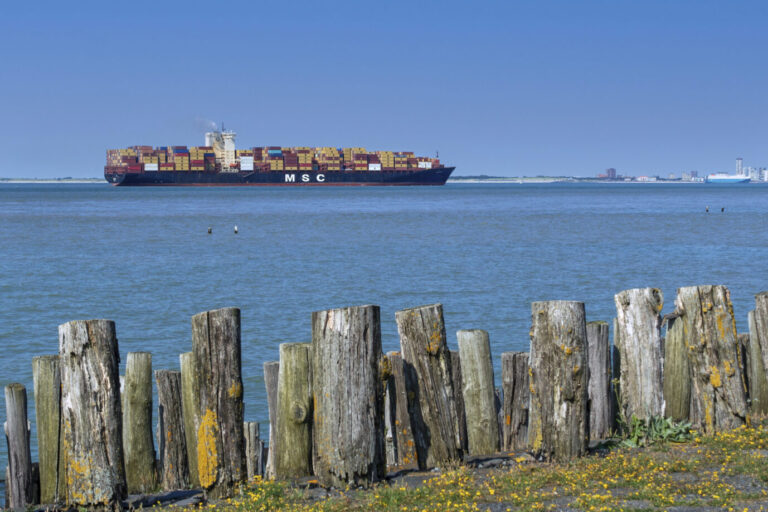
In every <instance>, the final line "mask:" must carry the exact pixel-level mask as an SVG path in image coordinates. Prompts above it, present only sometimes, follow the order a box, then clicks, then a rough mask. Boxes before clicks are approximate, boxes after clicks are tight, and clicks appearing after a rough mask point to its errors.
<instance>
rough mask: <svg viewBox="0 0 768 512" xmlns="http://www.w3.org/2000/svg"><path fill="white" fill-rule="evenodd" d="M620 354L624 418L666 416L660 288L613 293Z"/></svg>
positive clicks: (621, 406)
mask: <svg viewBox="0 0 768 512" xmlns="http://www.w3.org/2000/svg"><path fill="white" fill-rule="evenodd" d="M614 301H615V303H616V318H617V325H618V331H617V332H618V334H617V337H616V339H617V340H618V344H617V346H618V349H619V353H620V354H621V368H620V386H619V387H620V390H621V393H620V399H621V403H620V404H618V406H619V407H620V408H621V410H622V413H623V416H624V418H625V419H626V420H627V421H629V420H630V419H631V418H632V416H636V417H637V418H640V419H648V418H651V417H653V416H663V415H664V387H663V384H662V365H663V361H662V348H661V310H662V308H663V307H664V295H663V294H662V293H661V290H659V289H658V288H635V289H632V290H624V291H622V292H619V293H617V294H616V295H615V296H614Z"/></svg>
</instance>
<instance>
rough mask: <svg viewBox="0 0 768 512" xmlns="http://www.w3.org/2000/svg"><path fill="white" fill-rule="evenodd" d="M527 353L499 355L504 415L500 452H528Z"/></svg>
mask: <svg viewBox="0 0 768 512" xmlns="http://www.w3.org/2000/svg"><path fill="white" fill-rule="evenodd" d="M528 359H529V356H528V352H504V353H503V354H501V381H502V387H503V390H504V392H503V393H502V398H503V405H502V410H503V414H504V428H503V440H502V450H504V451H522V450H527V449H528V403H529V402H530V398H531V392H530V386H529V379H528Z"/></svg>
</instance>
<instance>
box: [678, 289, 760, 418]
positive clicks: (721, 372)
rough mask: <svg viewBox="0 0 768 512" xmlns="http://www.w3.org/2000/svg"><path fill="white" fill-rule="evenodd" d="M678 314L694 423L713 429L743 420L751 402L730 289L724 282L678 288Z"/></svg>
mask: <svg viewBox="0 0 768 512" xmlns="http://www.w3.org/2000/svg"><path fill="white" fill-rule="evenodd" d="M675 314H676V315H678V316H679V317H680V321H682V322H683V329H684V335H685V343H686V347H687V349H688V360H689V362H690V369H691V377H692V380H693V384H692V395H691V401H692V403H693V404H694V407H695V409H696V410H697V411H698V413H697V415H696V418H695V419H697V420H698V421H696V424H694V428H700V429H703V431H704V432H705V433H713V432H716V431H719V430H730V429H733V428H736V427H738V426H740V425H743V424H744V421H745V419H746V416H747V404H746V398H745V394H744V381H743V379H742V375H741V368H740V366H739V359H740V354H739V349H738V340H737V335H736V320H735V319H734V316H733V305H732V304H731V298H730V292H729V291H728V289H727V288H726V287H725V286H720V285H715V286H689V287H685V288H679V289H678V290H677V299H676V300H675Z"/></svg>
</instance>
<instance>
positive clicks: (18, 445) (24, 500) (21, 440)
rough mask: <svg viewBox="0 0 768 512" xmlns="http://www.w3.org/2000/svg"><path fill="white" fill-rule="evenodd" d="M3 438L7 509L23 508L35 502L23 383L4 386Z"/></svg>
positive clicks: (25, 392)
mask: <svg viewBox="0 0 768 512" xmlns="http://www.w3.org/2000/svg"><path fill="white" fill-rule="evenodd" d="M5 414H6V417H7V421H6V422H5V438H6V440H7V442H8V472H9V475H8V480H6V482H5V486H6V489H7V490H6V493H7V495H8V496H9V498H10V499H9V500H8V505H9V507H10V508H15V509H24V508H26V507H27V506H28V505H32V504H34V503H35V501H36V496H34V495H33V493H32V455H31V452H30V447H29V423H28V421H27V389H26V388H25V387H24V385H23V384H19V383H13V384H9V385H7V386H5Z"/></svg>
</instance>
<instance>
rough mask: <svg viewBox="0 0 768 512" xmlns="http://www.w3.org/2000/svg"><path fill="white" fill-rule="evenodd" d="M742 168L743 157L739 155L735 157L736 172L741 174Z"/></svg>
mask: <svg viewBox="0 0 768 512" xmlns="http://www.w3.org/2000/svg"><path fill="white" fill-rule="evenodd" d="M743 169H744V159H743V158H741V157H739V158H737V159H736V174H739V175H741V174H742V170H743Z"/></svg>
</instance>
